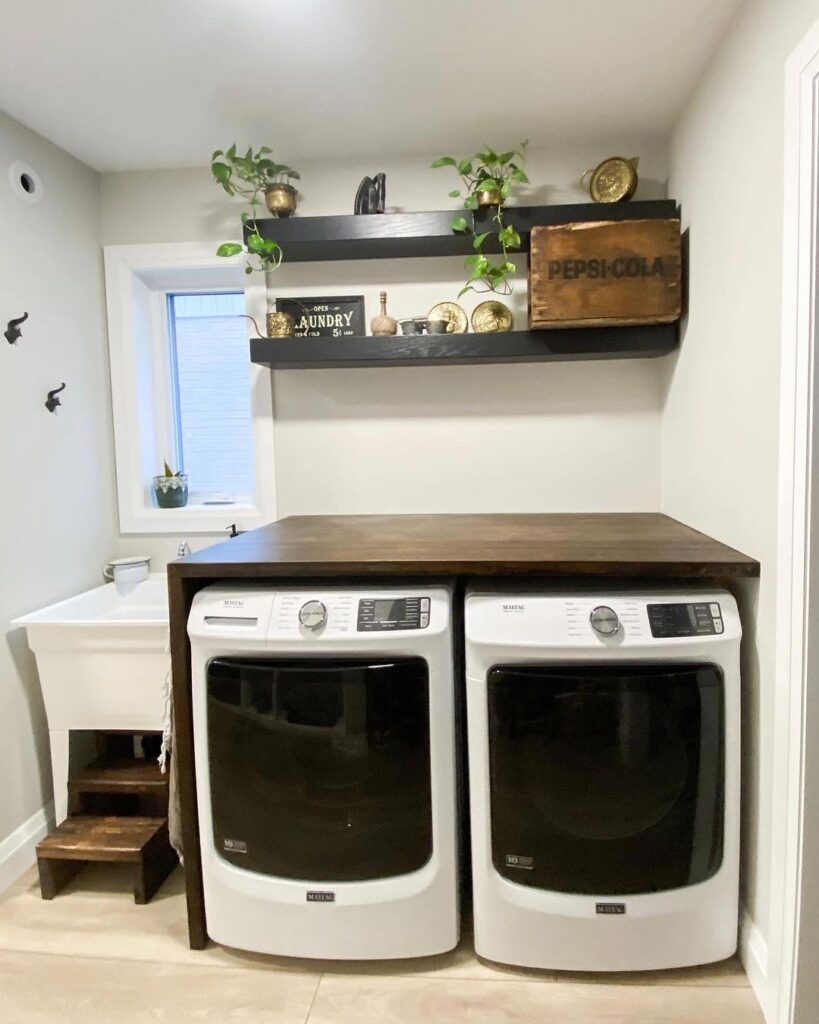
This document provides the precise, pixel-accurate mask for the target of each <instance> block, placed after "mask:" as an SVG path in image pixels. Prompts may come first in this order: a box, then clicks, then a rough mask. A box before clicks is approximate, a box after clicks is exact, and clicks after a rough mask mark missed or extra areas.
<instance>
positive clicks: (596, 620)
mask: <svg viewBox="0 0 819 1024" xmlns="http://www.w3.org/2000/svg"><path fill="white" fill-rule="evenodd" d="M589 622H590V623H591V626H592V629H593V630H594V631H595V633H599V634H600V635H601V636H614V634H615V633H616V632H617V631H618V630H619V629H620V620H619V619H618V618H617V612H616V611H615V610H614V609H613V608H609V606H608V605H605V604H600V605H598V606H597V607H596V608H592V610H591V615H589Z"/></svg>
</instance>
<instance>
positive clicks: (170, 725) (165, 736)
mask: <svg viewBox="0 0 819 1024" xmlns="http://www.w3.org/2000/svg"><path fill="white" fill-rule="evenodd" d="M165 651H166V653H167V654H168V656H169V658H170V653H171V639H170V634H169V635H168V642H167V644H166V645H165ZM163 696H164V698H165V707H164V711H163V715H162V746H161V748H160V751H159V757H158V758H157V760H158V761H159V770H160V771H161V772H162V773H163V775H164V774H165V773H166V772H167V771H168V762H169V761H170V774H169V776H168V837H169V839H170V843H171V846H172V847H173V848H174V850H176V853H177V855H178V856H179V860H180V862H181V863H183V864H184V863H185V861H184V857H183V850H182V808H181V806H180V803H179V784H178V778H177V769H176V758H175V757H174V756H173V739H174V722H173V670H172V668H171V664H170V661H169V663H168V671H167V673H166V675H165V687H164V691H163Z"/></svg>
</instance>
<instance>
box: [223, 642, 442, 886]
mask: <svg viewBox="0 0 819 1024" xmlns="http://www.w3.org/2000/svg"><path fill="white" fill-rule="evenodd" d="M207 708H208V755H209V760H210V786H211V805H212V813H213V839H214V843H215V844H216V849H217V850H218V851H219V853H220V854H221V855H222V856H223V857H224V858H226V859H227V860H228V861H230V862H231V863H232V864H236V865H237V866H238V867H243V868H246V869H247V870H249V871H258V872H263V873H265V874H269V875H274V876H276V877H279V878H292V879H304V880H307V881H338V882H344V881H360V880H363V879H369V878H387V877H390V876H394V875H401V874H406V873H408V872H410V871H415V870H417V869H418V868H420V867H421V866H422V865H423V864H425V863H426V861H427V860H428V859H429V857H430V855H431V853H432V804H431V788H430V756H429V693H428V669H427V665H426V662H425V661H423V660H422V659H420V658H402V659H391V660H389V661H381V662H375V661H343V660H324V659H322V660H307V659H301V660H293V661H275V662H274V661H262V660H242V659H233V658H219V659H216V660H214V661H212V662H211V663H210V665H209V667H208V676H207Z"/></svg>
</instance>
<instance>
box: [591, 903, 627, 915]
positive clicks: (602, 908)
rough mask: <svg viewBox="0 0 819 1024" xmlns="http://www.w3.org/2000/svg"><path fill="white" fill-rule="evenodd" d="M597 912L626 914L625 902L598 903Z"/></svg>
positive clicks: (596, 905)
mask: <svg viewBox="0 0 819 1024" xmlns="http://www.w3.org/2000/svg"><path fill="white" fill-rule="evenodd" d="M595 912H596V913H598V914H625V912H626V905H625V903H596V904H595Z"/></svg>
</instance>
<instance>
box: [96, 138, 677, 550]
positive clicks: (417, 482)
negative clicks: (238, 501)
mask: <svg viewBox="0 0 819 1024" xmlns="http://www.w3.org/2000/svg"><path fill="white" fill-rule="evenodd" d="M612 152H625V154H626V155H628V156H631V155H634V154H639V155H640V157H641V163H640V171H641V186H640V191H639V192H638V198H657V197H662V196H664V195H665V194H666V185H665V180H666V176H667V166H666V152H665V147H664V145H663V144H662V143H660V142H658V141H657V140H654V139H647V138H633V139H623V138H622V137H621V138H619V139H618V140H617V141H616V142H615V141H611V140H602V139H601V140H599V141H598V142H597V143H596V144H595V145H594V146H593V147H587V148H577V147H574V148H571V147H570V148H566V147H564V146H561V145H560V144H559V143H558V142H557V140H556V141H555V144H554V146H553V148H552V150H551V151H549V152H542V151H535V152H532V153H530V155H529V159H528V163H527V169H528V171H529V175H530V177H531V179H532V181H533V182H534V183H535V184H534V185H533V187H532V188H531V189H529V190H527V192H525V193H523V194H521V195H520V197H519V200H518V201H519V202H520V203H554V202H582V201H583V200H584V198H585V199H587V198H588V196H587V194H585V193H584V192H583V191H582V190H581V189H580V187H579V185H578V183H577V179H578V178H579V176H580V174H581V173H582V171H584V170H585V169H586V168H587V167H590V166H594V164H595V163H597V162H598V161H599V160H600V159H602V158H603V157H604V156H606V155H609V154H610V153H612ZM280 155H281V156H282V157H286V154H280ZM434 155H435V154H432V155H430V156H425V157H412V158H409V157H408V158H406V159H403V160H390V161H385V162H383V163H381V164H379V165H378V166H375V165H373V164H372V163H371V162H367V163H366V164H364V163H352V162H347V163H343V164H336V163H333V164H312V165H309V166H302V167H300V168H299V169H300V170H301V172H302V182H301V191H302V193H303V200H302V203H301V206H300V213H301V214H303V215H320V214H338V213H351V212H352V205H353V198H354V196H355V191H356V188H357V186H358V182H359V181H360V180H361V178H362V176H363V175H364V174H371V173H374V172H375V171H378V170H385V171H386V173H387V205H388V208H391V209H402V210H424V209H442V208H446V207H447V206H448V205H452V206H453V209H454V208H455V205H456V204H455V202H454V201H453V200H451V199H449V198H448V196H447V193H448V192H449V190H450V189H452V188H454V187H456V186H457V184H458V181H457V179H456V177H455V176H454V174H452V172H450V171H446V170H432V169H431V168H430V166H429V164H430V162H431V160H432V158H433V156H434ZM102 199H103V222H102V233H103V241H104V242H105V243H106V244H117V243H119V244H124V243H138V242H163V241H198V240H215V241H224V240H228V239H231V238H234V237H236V233H237V231H236V229H237V213H238V207H236V206H235V205H234V204H231V203H230V201H226V200H225V197H224V195H223V194H222V193H221V191H220V190H219V189H218V188H217V187H216V186H215V185H214V184H213V183H212V181H211V178H210V173H209V171H208V169H206V168H204V169H192V170H189V171H175V172H161V173H160V172H134V173H121V174H106V175H103V178H102ZM285 255H286V254H285ZM462 275H463V264H462V261H461V260H460V259H453V260H449V259H447V260H429V261H425V260H413V261H394V262H393V261H370V260H367V261H355V262H349V263H346V264H312V265H310V264H293V265H292V266H287V265H286V264H285V265H284V266H283V267H282V268H281V269H280V270H279V271H278V272H277V273H276V274H274V275H271V277H270V281H269V286H270V289H271V294H272V293H274V292H276V291H278V292H280V293H288V294H293V293H296V294H298V293H301V294H321V293H322V291H324V293H325V294H333V293H335V294H360V293H363V294H365V296H366V307H367V317H368V318H369V317H371V316H372V315H373V314H374V313H375V312H376V311H377V310H376V304H377V293H378V291H379V289H380V288H381V287H385V288H387V290H388V292H389V295H390V302H389V305H390V311H391V312H393V313H394V314H395V315H399V316H400V315H411V314H414V313H417V312H421V313H424V312H426V311H428V310H429V309H430V307H431V306H432V305H433V304H434V303H435V302H438V301H441V300H442V299H451V298H455V297H456V296H457V293H458V291H459V289H460V287H461V284H462V283H463V276H462ZM476 301H477V300H475V299H474V298H471V297H470V298H467V299H465V300H464V305H466V306H467V308H472V306H473V305H474V304H475V302H476ZM525 303H526V300H525V282H523V281H520V282H519V283H518V285H517V288H516V294H515V297H514V301H513V302H512V303H511V304H512V305H513V306H514V308H515V310H516V312H517V313H518V314H519V321H518V326H521V327H522V326H524V325H525V317H526V314H525ZM662 362H663V361H662V360H638V361H611V362H600V363H593V362H582V363H575V364H569V363H550V364H531V365H527V366H486V367H446V368H444V367H437V368H432V367H426V368H424V367H419V368H403V369H391V370H380V369H379V370H375V369H370V370H345V371H321V370H316V371H278V372H277V373H276V374H274V375H273V377H274V378H275V383H274V389H275V417H276V451H275V458H276V474H277V487H278V504H279V510H280V512H279V514H280V515H282V516H286V515H291V514H296V513H314V514H315V513H333V512H335V513H353V512H417V511H426V512H448V511H454V510H458V511H513V510H517V511H535V510H540V511H552V510H555V511H567V510H574V511H581V510H582V511H607V510H619V511H640V510H655V509H657V508H658V507H659V501H660V448H659V444H660V410H661V404H662V380H663V371H662ZM228 519H229V517H227V519H226V521H227V520H228ZM209 542H210V541H209V540H207V539H203V538H196V540H195V541H194V543H193V546H194V547H195V548H196V547H198V546H201V545H202V544H204V543H209ZM146 544H147V550H149V551H150V552H151V553H153V554H154V555H155V556H156V557H157V558H158V559H161V558H163V557H168V556H172V555H173V554H174V552H175V548H176V540H175V539H173V540H171V539H164V540H154V539H145V538H124V539H123V541H122V545H121V548H122V550H123V551H126V550H127V551H132V550H135V548H136V547H141V548H145V547H146Z"/></svg>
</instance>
